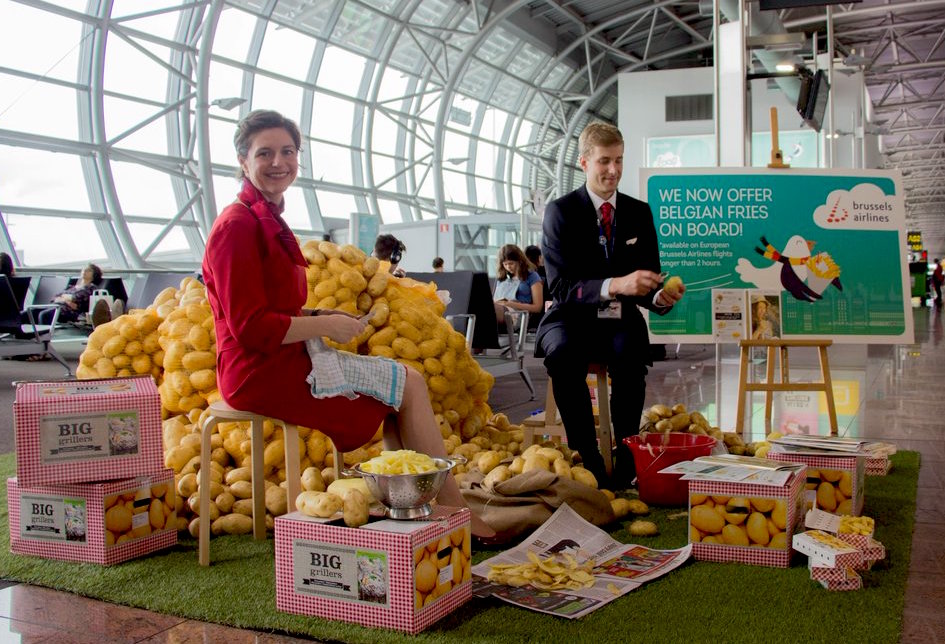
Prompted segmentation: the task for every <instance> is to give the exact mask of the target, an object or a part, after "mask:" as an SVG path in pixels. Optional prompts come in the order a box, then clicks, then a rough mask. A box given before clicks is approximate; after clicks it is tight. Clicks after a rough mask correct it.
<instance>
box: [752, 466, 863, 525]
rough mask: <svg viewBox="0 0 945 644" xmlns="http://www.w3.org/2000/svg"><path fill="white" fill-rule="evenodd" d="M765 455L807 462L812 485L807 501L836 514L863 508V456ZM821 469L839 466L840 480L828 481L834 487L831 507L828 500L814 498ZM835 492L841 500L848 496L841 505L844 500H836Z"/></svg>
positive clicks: (835, 468)
mask: <svg viewBox="0 0 945 644" xmlns="http://www.w3.org/2000/svg"><path fill="white" fill-rule="evenodd" d="M767 456H768V458H770V459H773V460H775V461H785V462H792V463H803V464H804V465H806V466H807V476H808V484H809V485H810V486H812V487H813V488H814V489H811V490H808V501H809V504H810V505H813V504H814V503H816V507H818V508H820V509H821V510H824V511H826V512H836V513H837V514H848V515H851V516H857V517H858V516H860V514H861V513H862V512H863V494H864V490H865V485H864V481H865V479H866V457H863V456H859V457H857V456H812V455H809V454H793V453H791V452H774V453H772V452H768V455H767ZM820 470H838V471H839V472H840V475H841V478H840V479H839V480H837V481H833V482H830V481H828V482H829V483H830V484H831V486H832V487H833V488H834V490H833V494H834V495H835V496H834V500H833V504H834V505H833V507H830V506H829V505H828V504H823V503H819V502H816V497H817V486H818V485H819V484H820V483H823V482H824V480H823V479H821V477H820ZM848 486H849V487H848ZM837 494H840V495H842V496H843V498H844V500H847V499H849V500H850V503H849V504H848V506H844V505H842V503H843V502H842V501H839V500H838V497H837V496H836V495H837ZM847 510H849V511H847Z"/></svg>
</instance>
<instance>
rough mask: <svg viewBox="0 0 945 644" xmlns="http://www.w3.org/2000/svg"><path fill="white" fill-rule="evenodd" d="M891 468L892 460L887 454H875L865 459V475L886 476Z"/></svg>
mask: <svg viewBox="0 0 945 644" xmlns="http://www.w3.org/2000/svg"><path fill="white" fill-rule="evenodd" d="M890 470H892V461H891V460H890V459H889V457H888V456H876V457H874V458H867V459H866V475H867V476H886V475H887V474H889V472H890Z"/></svg>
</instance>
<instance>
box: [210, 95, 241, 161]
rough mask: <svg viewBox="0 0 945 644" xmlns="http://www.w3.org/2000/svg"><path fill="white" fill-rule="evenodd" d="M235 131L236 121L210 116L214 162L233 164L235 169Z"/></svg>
mask: <svg viewBox="0 0 945 644" xmlns="http://www.w3.org/2000/svg"><path fill="white" fill-rule="evenodd" d="M234 112H235V110H234ZM235 133H236V124H235V123H231V122H229V121H222V120H220V119H215V118H213V117H211V118H210V158H211V160H212V161H213V163H219V164H223V165H231V166H233V168H234V171H235V168H236V149H235V148H234V147H233V134H235Z"/></svg>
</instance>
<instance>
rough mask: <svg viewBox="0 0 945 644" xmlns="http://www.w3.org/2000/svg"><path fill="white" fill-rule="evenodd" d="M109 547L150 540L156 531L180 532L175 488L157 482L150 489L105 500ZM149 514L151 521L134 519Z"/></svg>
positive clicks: (112, 495) (142, 489) (106, 533)
mask: <svg viewBox="0 0 945 644" xmlns="http://www.w3.org/2000/svg"><path fill="white" fill-rule="evenodd" d="M104 506H105V545H106V546H115V545H119V544H122V543H125V542H126V541H131V540H132V539H140V538H142V537H147V536H148V535H150V534H151V533H152V532H158V531H160V530H165V529H168V528H172V527H173V528H174V529H175V530H176V529H177V514H176V512H177V510H176V498H175V494H174V486H173V485H169V484H168V483H155V484H154V485H152V486H150V487H143V488H140V489H135V490H128V491H127V492H122V493H120V494H110V495H108V496H106V497H105V499H104ZM144 513H147V515H148V520H147V521H143V520H142V521H138V520H136V519H135V518H134V517H135V515H138V514H144Z"/></svg>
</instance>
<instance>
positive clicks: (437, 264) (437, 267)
mask: <svg viewBox="0 0 945 644" xmlns="http://www.w3.org/2000/svg"><path fill="white" fill-rule="evenodd" d="M443 264H444V262H443V258H442V257H434V258H433V272H434V273H442V272H443V271H444V268H443Z"/></svg>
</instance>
